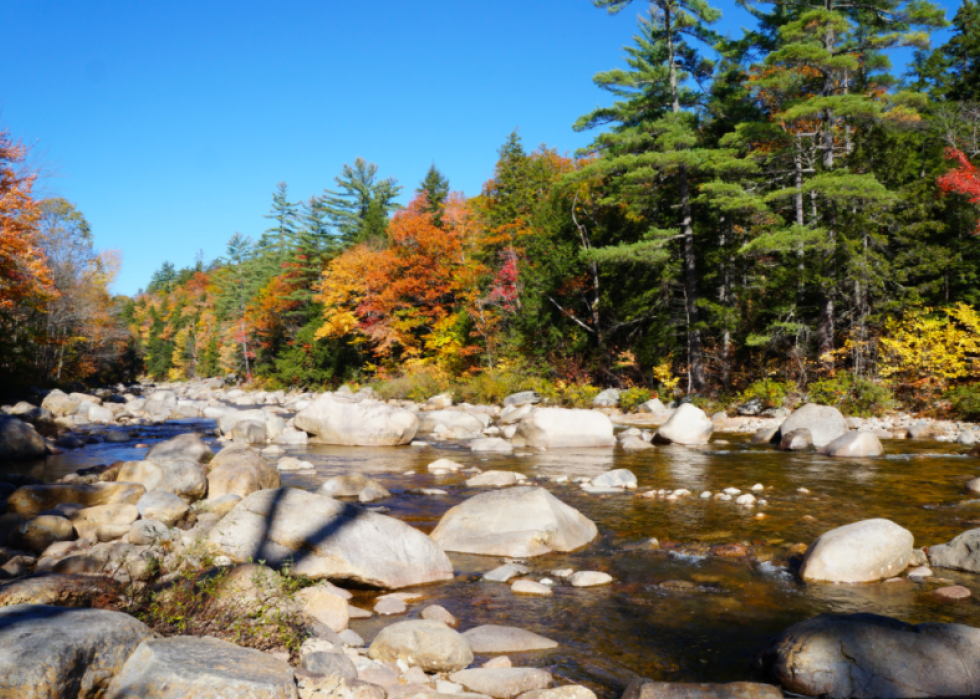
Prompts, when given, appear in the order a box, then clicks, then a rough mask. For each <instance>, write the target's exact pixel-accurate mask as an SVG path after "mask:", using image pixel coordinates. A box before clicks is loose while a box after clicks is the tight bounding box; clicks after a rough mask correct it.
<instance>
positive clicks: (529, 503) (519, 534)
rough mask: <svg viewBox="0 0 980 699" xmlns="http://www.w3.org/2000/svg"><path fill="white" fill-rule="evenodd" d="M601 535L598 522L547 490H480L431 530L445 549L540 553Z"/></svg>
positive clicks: (567, 547) (568, 547)
mask: <svg viewBox="0 0 980 699" xmlns="http://www.w3.org/2000/svg"><path fill="white" fill-rule="evenodd" d="M598 533H599V531H598V529H597V528H596V526H595V524H593V523H592V521H591V520H589V519H588V518H587V517H585V515H583V514H582V513H581V512H579V511H578V510H575V509H573V508H571V507H569V506H568V505H566V504H565V503H563V502H562V501H561V500H559V499H558V498H556V497H555V496H554V495H552V494H551V493H549V492H548V491H547V490H545V489H544V488H536V487H533V486H519V487H516V488H508V489H506V490H497V491H491V492H489V493H481V494H480V495H476V496H474V497H472V498H470V499H468V500H464V501H463V502H461V503H460V504H459V505H456V507H453V508H452V509H450V510H449V511H448V512H446V514H445V515H443V517H442V520H441V521H440V522H439V526H437V527H436V528H435V531H433V532H432V538H433V539H434V540H435V542H436V543H437V544H439V545H440V546H441V547H442V548H443V550H445V551H456V552H459V553H478V554H484V555H488V556H541V555H544V554H546V553H550V552H552V551H574V550H575V549H578V548H581V547H582V546H585V545H586V544H587V543H589V542H590V541H592V540H593V539H594V538H595V537H596V535H597V534H598Z"/></svg>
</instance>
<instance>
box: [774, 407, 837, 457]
mask: <svg viewBox="0 0 980 699" xmlns="http://www.w3.org/2000/svg"><path fill="white" fill-rule="evenodd" d="M801 427H805V428H806V429H808V430H810V435H811V437H812V439H813V446H815V447H817V448H819V447H822V446H825V445H827V444H830V443H831V442H832V441H834V440H835V439H837V438H838V437H840V436H841V435H842V434H844V433H845V432H847V421H846V420H845V419H844V416H843V415H841V412H840V411H839V410H838V409H837V408H834V407H831V406H829V405H817V404H816V403H807V404H806V405H804V406H803V407H801V408H798V409H796V410H794V411H793V414H792V415H790V416H789V417H788V418H786V420H784V421H783V424H782V425H780V427H779V435H780V438H782V435H785V434H788V433H790V432H792V431H793V430H796V429H799V428H801Z"/></svg>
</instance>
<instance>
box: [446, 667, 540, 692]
mask: <svg viewBox="0 0 980 699" xmlns="http://www.w3.org/2000/svg"><path fill="white" fill-rule="evenodd" d="M449 679H450V680H452V681H453V682H457V683H458V684H461V685H463V686H464V687H465V688H466V689H468V690H469V691H471V692H476V693H477V694H485V695H486V696H488V697H493V699H515V698H516V697H518V696H520V695H521V694H524V693H525V692H530V691H532V690H535V689H547V688H548V687H550V686H551V681H552V679H551V673H550V672H548V671H547V670H539V669H537V668H530V667H509V668H472V669H470V670H461V671H459V672H454V673H453V674H451V675H450V676H449Z"/></svg>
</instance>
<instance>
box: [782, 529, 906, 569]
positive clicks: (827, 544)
mask: <svg viewBox="0 0 980 699" xmlns="http://www.w3.org/2000/svg"><path fill="white" fill-rule="evenodd" d="M912 543H913V537H912V533H911V532H909V531H908V530H907V529H903V528H902V527H900V526H898V525H897V524H895V523H894V522H891V521H889V520H887V519H867V520H863V521H861V522H855V523H853V524H847V525H845V526H843V527H838V528H836V529H831V530H830V531H829V532H826V533H825V534H822V535H821V536H820V537H818V538H817V540H816V541H814V542H813V543H812V544H811V545H810V547H809V548H808V549H807V552H806V555H805V556H804V558H803V565H802V566H801V567H800V577H802V578H803V579H804V580H807V581H812V582H816V581H819V582H838V583H862V582H875V581H877V580H883V579H885V578H890V577H893V576H895V575H898V574H899V573H901V572H902V571H903V570H905V568H906V567H907V566H908V562H909V559H910V558H911V557H912Z"/></svg>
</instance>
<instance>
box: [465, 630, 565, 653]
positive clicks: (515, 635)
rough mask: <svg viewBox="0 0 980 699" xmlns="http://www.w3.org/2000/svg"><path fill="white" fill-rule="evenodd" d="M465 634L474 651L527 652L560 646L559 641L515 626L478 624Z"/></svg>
mask: <svg viewBox="0 0 980 699" xmlns="http://www.w3.org/2000/svg"><path fill="white" fill-rule="evenodd" d="M463 636H464V637H465V638H466V640H467V642H468V643H469V644H470V648H472V649H473V652H474V653H526V652H529V651H534V650H550V649H551V648H557V647H558V642H557V641H552V640H551V639H550V638H545V637H544V636H539V635H538V634H536V633H534V632H533V631H526V630H524V629H519V628H516V627H514V626H492V625H485V626H477V627H475V628H472V629H470V630H469V631H465V632H463Z"/></svg>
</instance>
